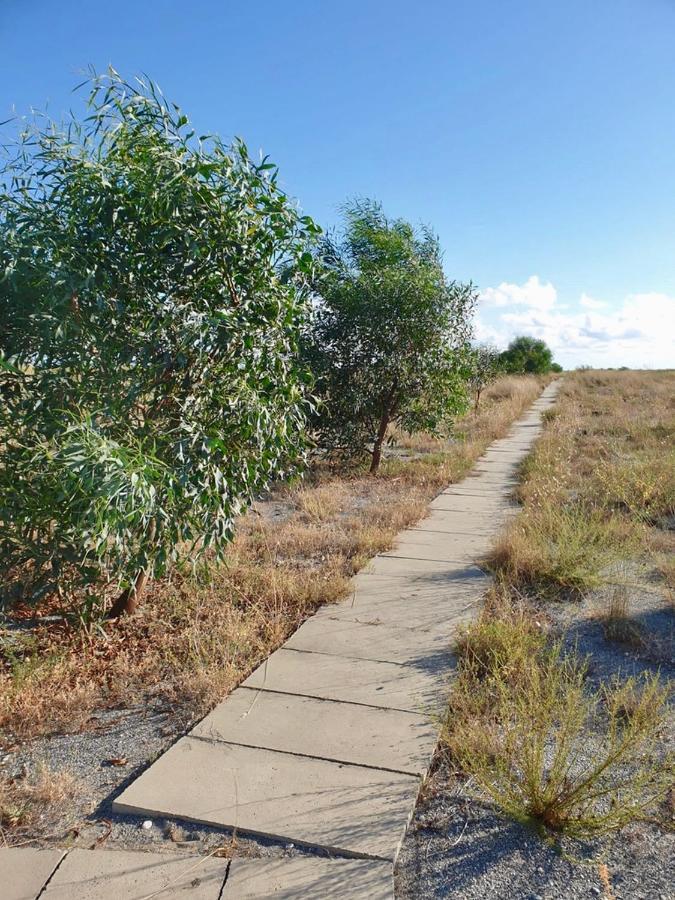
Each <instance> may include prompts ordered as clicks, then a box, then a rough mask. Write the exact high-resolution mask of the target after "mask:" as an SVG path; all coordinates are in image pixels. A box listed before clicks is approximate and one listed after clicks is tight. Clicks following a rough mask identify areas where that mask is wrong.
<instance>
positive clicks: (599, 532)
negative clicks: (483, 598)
mask: <svg viewBox="0 0 675 900" xmlns="http://www.w3.org/2000/svg"><path fill="white" fill-rule="evenodd" d="M639 541H640V535H639V532H638V531H637V530H636V528H635V527H634V526H633V524H632V523H630V522H626V521H623V520H621V519H620V518H618V517H616V516H611V515H610V516H608V515H607V514H606V513H605V512H604V511H602V510H599V509H595V508H593V507H587V506H584V505H582V504H576V503H571V504H568V505H567V506H563V505H561V504H560V503H559V501H558V499H557V498H556V497H555V496H554V497H551V498H542V499H541V500H540V502H538V503H537V504H536V505H530V506H527V507H526V508H525V509H524V510H523V512H522V513H521V515H520V516H519V517H518V518H517V519H516V520H515V521H514V522H513V523H512V524H511V525H510V526H509V527H508V528H507V529H506V531H505V532H503V534H502V536H501V537H500V538H499V540H498V542H497V544H496V546H495V549H494V551H493V553H492V557H491V561H492V565H493V567H494V568H495V570H496V571H497V572H499V573H500V574H501V575H502V576H503V577H504V578H505V579H506V580H507V581H509V582H510V583H511V584H514V585H520V586H521V587H524V586H531V587H533V588H536V589H537V590H538V591H540V592H541V593H542V594H544V595H547V596H557V595H558V594H559V592H560V590H561V589H562V590H567V591H570V592H571V593H573V594H574V593H576V594H580V593H583V592H584V591H586V590H591V589H593V588H597V587H599V586H600V585H602V584H604V583H605V582H606V581H608V580H610V579H611V575H610V572H611V567H612V566H613V565H614V564H616V563H618V562H620V561H621V560H623V559H625V558H626V556H627V555H630V554H631V553H634V552H635V551H636V550H637V548H638V547H639Z"/></svg>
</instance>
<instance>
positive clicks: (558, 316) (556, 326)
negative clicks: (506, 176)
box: [476, 275, 675, 368]
mask: <svg viewBox="0 0 675 900" xmlns="http://www.w3.org/2000/svg"><path fill="white" fill-rule="evenodd" d="M476 334H477V337H478V339H479V340H481V341H490V342H492V343H496V344H497V345H498V346H502V347H503V346H506V344H508V342H509V341H510V340H511V339H512V338H513V337H515V336H516V335H518V334H529V335H532V336H533V337H538V338H542V339H543V340H545V341H546V343H547V344H548V345H549V346H550V347H551V349H552V350H553V352H554V355H555V357H556V359H557V360H558V361H559V362H561V363H562V364H563V365H565V366H570V367H572V366H575V365H580V364H588V365H593V366H597V367H602V366H615V367H616V366H621V365H626V366H631V367H636V368H638V367H639V368H642V367H651V368H659V367H661V368H668V367H672V366H675V298H673V297H670V296H669V295H667V294H661V293H644V294H631V295H629V296H627V297H625V298H624V299H623V300H622V301H621V302H619V303H616V304H610V303H607V302H605V301H600V300H595V299H594V298H593V297H589V296H588V295H587V294H582V295H581V297H580V298H579V300H578V302H577V304H573V305H572V306H570V304H567V303H565V304H563V303H559V302H558V296H557V291H556V289H555V287H554V286H553V285H552V284H551V283H550V282H546V283H542V282H541V281H540V279H539V278H538V276H536V275H533V276H532V277H530V278H528V280H527V281H526V282H525V284H523V285H512V284H506V283H504V284H501V285H499V287H497V288H488V289H487V290H485V291H483V292H482V293H481V296H480V306H479V315H478V321H477V327H476Z"/></svg>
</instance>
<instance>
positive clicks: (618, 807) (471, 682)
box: [443, 610, 675, 837]
mask: <svg viewBox="0 0 675 900" xmlns="http://www.w3.org/2000/svg"><path fill="white" fill-rule="evenodd" d="M495 642H496V645H497V647H498V649H497V650H496V651H495V652H494V653H491V652H487V654H485V655H484V654H483V653H482V649H481V651H480V652H479V653H476V652H475V649H474V648H476V647H478V648H490V647H491V646H493V645H494V644H495ZM458 651H459V653H460V673H459V677H458V678H457V680H456V682H455V685H454V688H453V691H452V695H451V701H450V709H449V712H448V717H447V721H446V723H445V727H444V730H443V740H444V742H445V744H446V746H447V748H448V749H449V751H450V753H451V755H452V757H453V759H454V760H455V762H456V763H457V764H458V765H459V767H460V768H461V769H462V770H463V771H464V772H465V773H466V774H467V775H469V776H471V777H472V778H473V779H474V781H475V783H476V784H477V785H478V786H479V787H480V789H482V791H483V792H484V793H485V794H487V796H488V797H489V798H490V799H491V800H492V801H493V802H494V803H495V804H496V805H497V806H498V807H499V808H500V809H502V810H503V811H504V812H505V813H507V814H508V815H509V816H511V817H513V818H515V819H516V820H518V821H521V822H524V823H527V824H530V825H534V826H536V827H537V828H538V829H540V830H541V831H542V832H544V833H547V834H556V833H557V834H561V833H564V834H567V835H570V836H573V837H588V836H592V835H595V834H598V833H603V832H607V831H611V830H614V829H617V828H621V827H622V826H624V825H626V824H627V823H629V822H632V821H636V820H639V819H644V818H646V817H648V816H649V815H651V814H652V813H653V812H654V810H655V809H656V808H657V806H658V803H659V801H661V800H662V799H663V798H664V797H665V796H666V795H667V792H668V790H669V788H670V785H671V784H672V779H673V775H674V774H675V767H674V765H673V759H672V757H668V758H662V757H661V756H660V755H659V751H658V743H659V739H660V736H661V733H662V729H663V727H664V723H665V717H666V714H667V704H668V689H667V688H666V687H663V686H662V685H661V683H660V681H659V679H658V678H657V677H652V678H645V679H643V680H642V681H640V682H638V681H637V680H635V679H630V680H628V681H626V682H624V683H619V682H613V683H612V685H611V687H610V688H606V689H601V690H597V691H593V690H590V689H589V688H588V686H587V683H586V669H585V666H584V664H583V662H582V661H581V660H580V659H579V658H578V657H577V656H576V655H575V654H570V653H567V652H565V651H564V649H563V645H562V643H560V642H557V643H553V644H551V643H549V642H547V641H546V640H545V639H543V638H542V637H541V635H539V636H537V635H536V632H534V630H533V626H532V624H531V623H530V624H529V625H527V626H526V627H525V628H518V627H516V628H515V629H514V620H513V611H512V610H507V612H506V614H505V615H504V616H503V617H502V616H501V615H499V614H497V615H495V613H494V611H493V612H491V613H490V614H489V615H488V616H486V617H481V618H480V619H479V620H478V621H477V622H476V623H474V624H473V625H471V626H469V628H468V629H467V632H466V633H465V635H464V636H463V638H462V639H461V641H460V644H459V647H458ZM477 658H479V659H480V660H481V664H480V665H479V666H477V665H476V659H477ZM514 678H515V682H514Z"/></svg>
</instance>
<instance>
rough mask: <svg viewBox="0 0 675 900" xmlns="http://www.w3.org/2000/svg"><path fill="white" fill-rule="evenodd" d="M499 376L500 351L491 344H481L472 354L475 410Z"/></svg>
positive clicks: (472, 388) (471, 376) (471, 381)
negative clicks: (482, 395) (485, 392)
mask: <svg viewBox="0 0 675 900" xmlns="http://www.w3.org/2000/svg"><path fill="white" fill-rule="evenodd" d="M498 374H499V351H498V350H497V349H496V348H495V347H491V346H490V345H489V344H479V345H478V346H477V347H474V349H473V351H472V354H471V375H470V377H469V385H470V387H471V390H472V391H473V395H474V409H478V406H479V404H480V398H481V394H482V393H483V391H484V390H485V388H486V387H487V386H488V385H489V384H492V382H493V381H494V380H495V379H496V378H497V375H498Z"/></svg>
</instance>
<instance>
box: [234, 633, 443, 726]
mask: <svg viewBox="0 0 675 900" xmlns="http://www.w3.org/2000/svg"><path fill="white" fill-rule="evenodd" d="M244 687H249V688H256V689H259V690H270V691H276V692H280V693H285V694H298V695H301V696H311V697H318V698H320V699H324V700H343V701H345V702H346V703H362V704H364V705H365V706H371V707H377V708H381V709H400V710H404V711H406V710H407V711H408V712H423V713H433V712H435V711H436V710H438V709H440V708H441V706H442V705H443V704H444V702H445V698H446V696H447V691H448V687H447V683H446V679H445V678H444V677H439V675H438V673H436V672H434V673H432V674H430V673H427V672H423V671H420V670H419V669H416V668H415V667H414V666H405V665H399V664H397V663H388V662H379V661H375V660H369V659H354V658H353V657H344V656H332V655H331V656H328V655H326V654H324V653H306V652H302V651H297V650H286V649H284V648H283V647H282V648H281V649H280V650H276V651H275V652H274V653H273V654H272V655H271V656H270V657H269V659H267V660H266V661H265V662H264V663H263V664H262V665H260V666H258V668H257V669H256V670H255V671H254V672H253V673H252V674H251V675H249V677H248V678H247V679H246V681H244Z"/></svg>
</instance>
